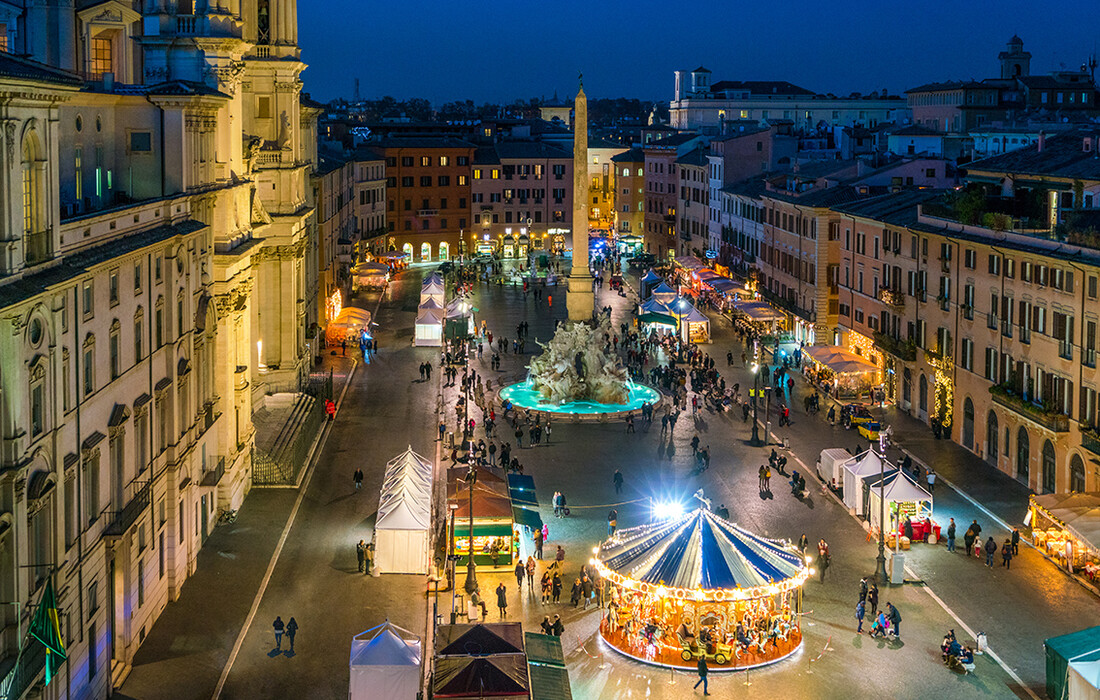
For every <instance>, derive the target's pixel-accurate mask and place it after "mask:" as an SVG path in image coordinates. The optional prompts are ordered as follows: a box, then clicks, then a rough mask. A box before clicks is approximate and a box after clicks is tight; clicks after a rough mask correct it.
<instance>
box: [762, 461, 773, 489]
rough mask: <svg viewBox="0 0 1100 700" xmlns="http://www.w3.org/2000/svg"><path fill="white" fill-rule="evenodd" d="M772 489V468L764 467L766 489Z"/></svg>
mask: <svg viewBox="0 0 1100 700" xmlns="http://www.w3.org/2000/svg"><path fill="white" fill-rule="evenodd" d="M771 490H772V470H771V468H770V467H764V491H765V492H767V493H770V492H771Z"/></svg>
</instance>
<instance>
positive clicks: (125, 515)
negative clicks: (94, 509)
mask: <svg viewBox="0 0 1100 700" xmlns="http://www.w3.org/2000/svg"><path fill="white" fill-rule="evenodd" d="M151 483H152V482H149V481H146V482H144V483H143V485H142V486H141V488H139V489H138V490H137V492H136V493H135V494H134V496H133V498H131V499H130V501H129V502H128V503H127V504H126V505H125V506H123V508H122V510H116V511H112V512H111V513H109V516H110V520H111V523H110V525H108V526H107V529H106V530H105V531H104V533H103V534H104V535H106V536H107V537H121V536H122V535H124V534H126V531H127V530H129V529H130V528H131V527H133V525H134V523H135V522H137V519H138V517H139V516H140V515H141V513H142V511H144V510H145V509H146V508H148V507H149V495H150V488H149V485H150V484H151Z"/></svg>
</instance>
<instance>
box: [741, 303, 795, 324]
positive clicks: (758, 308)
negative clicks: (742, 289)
mask: <svg viewBox="0 0 1100 700" xmlns="http://www.w3.org/2000/svg"><path fill="white" fill-rule="evenodd" d="M733 310H734V311H737V312H739V313H743V314H745V315H746V316H748V317H749V318H750V319H752V320H753V321H759V322H761V323H764V322H767V321H782V320H783V319H784V318H786V316H785V315H784V314H783V312H782V311H779V310H777V309H773V308H772V307H771V305H770V304H768V302H766V301H739V302H737V303H736V304H734V305H733Z"/></svg>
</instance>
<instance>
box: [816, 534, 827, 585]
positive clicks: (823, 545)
mask: <svg viewBox="0 0 1100 700" xmlns="http://www.w3.org/2000/svg"><path fill="white" fill-rule="evenodd" d="M829 559H830V556H829V543H828V542H826V541H825V539H824V538H822V539H821V540H819V541H818V543H817V570H818V573H819V574H821V582H822V583H825V569H828V568H829Z"/></svg>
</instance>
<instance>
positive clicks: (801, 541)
mask: <svg viewBox="0 0 1100 700" xmlns="http://www.w3.org/2000/svg"><path fill="white" fill-rule="evenodd" d="M809 546H810V538H809V537H806V533H805V532H803V533H802V536H801V537H799V538H798V551H800V552H802V554H803V555H805V554H806V548H807V547H809Z"/></svg>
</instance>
